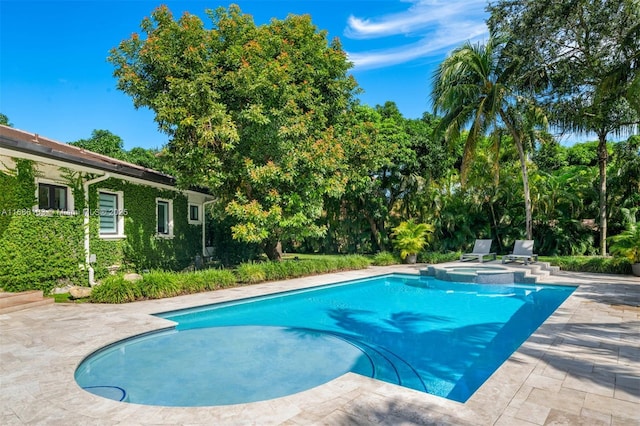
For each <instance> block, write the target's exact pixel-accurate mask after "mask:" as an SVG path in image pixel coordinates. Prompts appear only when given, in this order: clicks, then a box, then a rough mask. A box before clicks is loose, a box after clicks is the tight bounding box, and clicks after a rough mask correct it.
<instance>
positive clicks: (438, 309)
mask: <svg viewBox="0 0 640 426" xmlns="http://www.w3.org/2000/svg"><path fill="white" fill-rule="evenodd" d="M574 289H575V287H568V286H550V285H524V284H516V285H513V284H512V285H487V284H485V285H479V284H468V283H455V282H443V281H440V280H437V279H434V278H433V277H425V276H414V275H405V274H391V275H384V276H379V277H373V278H369V279H364V280H358V281H350V282H346V283H338V284H334V285H329V286H323V287H318V288H312V289H306V290H299V291H293V292H288V293H280V294H276V295H271V296H263V297H258V298H252V299H246V300H239V301H235V302H229V303H222V304H216V305H211V306H206V307H200V308H194V309H189V310H182V311H176V312H169V313H163V314H159V316H161V317H163V318H167V319H170V320H172V321H175V322H176V323H177V325H176V327H175V329H171V330H164V331H160V332H157V333H151V334H147V335H144V336H139V337H136V338H132V339H128V340H125V341H122V342H119V343H117V344H114V345H111V346H109V347H106V348H104V349H102V350H99V351H97V352H96V353H94V354H92V355H90V356H89V357H87V358H86V359H85V360H84V361H83V362H82V363H81V364H80V366H79V367H78V369H77V370H76V381H77V382H78V384H79V385H80V386H82V387H83V388H85V389H87V390H88V391H89V392H93V393H96V394H98V395H101V396H104V397H107V398H111V399H118V400H119V399H122V400H124V401H128V402H132V403H139V404H148V405H164V406H208V405H226V404H236V403H246V402H253V401H260V400H266V399H272V398H277V397H281V396H285V395H290V394H293V393H297V392H300V391H302V390H306V389H310V388H312V387H315V386H318V385H320V384H323V383H326V382H328V381H330V380H332V379H334V378H337V377H339V376H340V375H342V374H344V373H346V372H355V373H358V374H362V375H365V376H368V377H374V378H376V379H379V380H383V381H386V382H389V383H395V384H399V385H401V386H405V387H408V388H412V389H416V390H419V391H422V392H428V393H431V394H434V395H438V396H442V397H445V398H449V399H452V400H455V401H461V402H464V401H466V400H467V399H468V398H469V397H470V396H471V395H472V394H473V393H474V392H475V390H477V389H478V388H479V387H480V386H481V385H482V383H484V381H485V380H486V379H487V378H488V377H489V376H490V375H491V374H492V373H493V372H494V371H495V370H496V369H497V368H498V367H499V366H500V365H501V364H502V363H503V362H504V361H505V360H506V359H507V358H508V357H509V356H510V355H511V354H512V353H513V351H515V350H516V349H517V348H518V347H519V346H520V345H521V344H522V342H524V341H525V340H526V339H527V337H528V336H529V335H530V334H531V333H532V332H533V331H535V329H537V328H538V327H539V325H540V324H542V322H544V320H545V319H546V318H547V317H548V316H549V315H550V314H551V313H552V312H553V311H554V310H555V309H556V308H557V307H558V306H559V305H560V304H561V303H562V302H563V301H564V300H565V299H566V298H567V297H568V296H569V295H570V294H571V292H573V290H574ZM107 390H108V391H107ZM120 390H121V391H122V392H124V393H125V396H123V395H122V393H121V392H120ZM111 395H115V396H116V397H117V398H116V397H114V396H111Z"/></svg>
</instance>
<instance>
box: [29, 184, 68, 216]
mask: <svg viewBox="0 0 640 426" xmlns="http://www.w3.org/2000/svg"><path fill="white" fill-rule="evenodd" d="M41 183H43V184H45V185H54V186H59V187H62V188H66V190H67V209H66V210H42V213H43V214H44V212H56V211H60V212H67V213H75V208H74V207H75V205H74V203H73V190H72V189H71V187H69V185H65V184H64V183H60V182H56V181H55V180H52V179H44V178H36V204H35V205H34V206H33V209H32V210H33V211H34V212H40V211H41V210H40V184H41Z"/></svg>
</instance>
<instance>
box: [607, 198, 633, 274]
mask: <svg viewBox="0 0 640 426" xmlns="http://www.w3.org/2000/svg"><path fill="white" fill-rule="evenodd" d="M620 210H621V211H622V213H623V214H624V216H625V218H626V219H627V228H626V229H625V230H624V231H622V232H621V233H620V234H618V235H614V236H613V237H610V238H609V239H610V240H611V241H612V243H613V244H612V245H611V247H609V249H610V250H611V254H613V255H614V256H621V257H626V258H627V259H629V261H630V262H631V263H640V226H639V225H638V221H637V220H636V212H637V211H638V208H633V209H625V208H623V209H620Z"/></svg>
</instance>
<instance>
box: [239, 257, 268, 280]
mask: <svg viewBox="0 0 640 426" xmlns="http://www.w3.org/2000/svg"><path fill="white" fill-rule="evenodd" d="M236 275H237V276H238V281H239V282H241V283H250V284H251V283H259V282H262V281H264V280H266V279H267V274H266V272H265V268H264V266H263V265H261V264H259V263H254V262H246V263H241V264H240V265H238V267H237V268H236Z"/></svg>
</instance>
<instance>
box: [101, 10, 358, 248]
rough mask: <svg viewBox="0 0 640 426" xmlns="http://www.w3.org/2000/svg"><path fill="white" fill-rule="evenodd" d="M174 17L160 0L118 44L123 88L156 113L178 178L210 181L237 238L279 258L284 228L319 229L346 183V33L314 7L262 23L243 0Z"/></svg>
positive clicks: (351, 86) (350, 90)
mask: <svg viewBox="0 0 640 426" xmlns="http://www.w3.org/2000/svg"><path fill="white" fill-rule="evenodd" d="M207 14H208V16H209V18H210V21H211V28H210V29H207V28H205V25H204V24H203V22H202V21H201V20H200V19H199V18H198V17H196V16H194V15H190V14H185V15H183V16H182V17H180V18H179V19H174V18H173V16H172V14H171V12H170V11H169V9H167V8H166V7H160V8H158V9H156V10H155V11H154V12H153V13H152V15H151V17H150V18H147V19H145V20H144V21H143V22H142V25H141V26H142V33H143V34H142V36H140V35H137V34H134V35H133V36H132V37H131V38H130V39H128V40H125V41H123V42H122V43H120V45H119V46H118V47H117V48H115V49H113V50H112V51H111V54H110V57H109V61H110V62H111V63H112V64H113V65H114V67H115V72H114V75H115V76H116V77H117V79H118V88H119V89H120V90H122V91H124V92H125V93H127V94H129V95H130V96H131V97H132V98H133V102H134V105H135V106H136V107H142V106H144V107H149V108H150V109H151V110H153V111H154V112H155V120H156V122H157V123H158V125H159V128H160V129H161V130H162V131H163V132H165V133H167V134H168V135H169V136H170V142H169V146H168V149H169V152H170V153H171V158H172V159H173V163H174V167H175V169H176V174H177V177H178V179H179V181H180V182H181V183H182V184H184V185H192V184H197V185H199V186H205V187H208V188H210V189H211V190H213V191H215V193H216V195H218V196H219V200H220V209H224V211H225V212H226V214H227V215H229V216H231V217H233V218H235V220H236V222H235V225H234V226H233V228H232V230H233V235H234V237H235V238H236V239H239V240H242V241H247V242H259V243H261V244H263V246H264V249H265V251H266V253H267V255H268V256H269V257H270V258H272V259H277V258H279V257H280V253H279V244H280V241H281V239H282V238H286V237H291V236H293V235H296V236H298V237H304V236H308V235H316V236H317V235H321V234H322V233H323V232H324V229H323V228H322V227H319V226H317V225H316V224H315V222H314V220H315V219H316V218H318V217H319V216H320V214H321V212H322V206H323V199H324V196H326V195H334V196H337V195H339V194H340V193H341V192H342V191H343V190H344V183H345V178H344V176H343V174H342V173H341V169H342V166H343V164H344V162H345V153H344V149H343V147H342V145H341V144H340V143H339V139H338V136H337V135H336V131H335V126H337V125H338V124H339V123H340V121H341V120H342V119H343V115H344V112H345V111H346V110H347V109H348V108H349V107H350V105H351V103H352V101H353V94H354V93H355V90H356V88H357V84H356V82H355V80H354V79H353V78H352V77H350V76H348V75H347V70H348V69H349V68H350V67H351V64H350V63H349V62H348V60H347V57H346V54H345V52H344V51H343V50H342V47H341V46H340V43H339V41H338V40H337V39H336V40H333V41H331V42H329V41H328V40H327V37H326V32H325V31H319V30H318V29H317V28H316V27H315V26H314V25H313V24H312V22H311V19H310V17H309V16H295V15H290V16H288V17H287V18H286V19H284V20H277V19H273V20H271V22H270V23H268V24H265V25H261V26H257V25H255V23H254V22H253V20H252V18H251V17H250V16H249V15H245V14H243V13H242V12H241V10H240V9H239V8H238V7H237V6H233V5H232V6H230V7H229V8H228V9H224V8H219V9H216V10H215V11H208V12H207Z"/></svg>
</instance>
